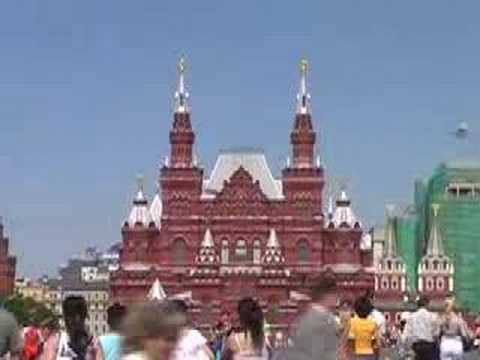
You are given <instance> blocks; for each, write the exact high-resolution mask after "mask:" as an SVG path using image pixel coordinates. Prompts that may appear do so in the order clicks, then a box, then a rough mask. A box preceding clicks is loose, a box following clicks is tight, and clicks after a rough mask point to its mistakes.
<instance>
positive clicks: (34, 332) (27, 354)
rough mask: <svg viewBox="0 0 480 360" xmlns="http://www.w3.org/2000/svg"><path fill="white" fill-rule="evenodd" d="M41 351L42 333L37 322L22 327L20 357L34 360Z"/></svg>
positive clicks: (25, 359)
mask: <svg viewBox="0 0 480 360" xmlns="http://www.w3.org/2000/svg"><path fill="white" fill-rule="evenodd" d="M41 352H42V334H41V331H40V328H39V327H38V326H37V324H33V323H32V324H30V325H28V326H25V327H24V328H23V351H22V359H24V360H35V359H37V358H38V357H39V356H40V354H41Z"/></svg>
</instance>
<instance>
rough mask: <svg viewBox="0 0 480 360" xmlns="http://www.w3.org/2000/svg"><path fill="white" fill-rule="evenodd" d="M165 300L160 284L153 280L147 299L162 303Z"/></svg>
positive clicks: (165, 296)
mask: <svg viewBox="0 0 480 360" xmlns="http://www.w3.org/2000/svg"><path fill="white" fill-rule="evenodd" d="M166 298H167V294H166V292H165V290H164V289H163V286H162V284H160V280H158V278H157V279H155V281H154V282H153V284H152V287H151V288H150V291H149V292H148V294H147V299H148V300H151V301H163V300H165V299H166Z"/></svg>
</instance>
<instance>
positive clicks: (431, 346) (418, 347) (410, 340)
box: [405, 296, 440, 360]
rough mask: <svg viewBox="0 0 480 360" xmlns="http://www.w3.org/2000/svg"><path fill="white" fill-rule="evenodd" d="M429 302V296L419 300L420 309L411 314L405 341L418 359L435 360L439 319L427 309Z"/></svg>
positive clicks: (406, 327)
mask: <svg viewBox="0 0 480 360" xmlns="http://www.w3.org/2000/svg"><path fill="white" fill-rule="evenodd" d="M429 303H430V301H429V299H428V298H427V297H425V296H421V297H420V299H419V300H418V301H417V306H418V310H417V311H415V312H414V313H412V314H410V315H409V317H408V319H407V323H406V324H405V341H406V343H407V345H408V346H411V347H412V350H413V352H414V353H415V358H416V359H417V360H435V359H437V356H438V354H437V345H436V341H437V340H438V336H439V333H440V331H439V330H440V329H439V319H438V316H437V315H436V314H434V313H432V312H430V311H428V310H427V307H428V305H429Z"/></svg>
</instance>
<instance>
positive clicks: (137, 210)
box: [121, 176, 158, 263]
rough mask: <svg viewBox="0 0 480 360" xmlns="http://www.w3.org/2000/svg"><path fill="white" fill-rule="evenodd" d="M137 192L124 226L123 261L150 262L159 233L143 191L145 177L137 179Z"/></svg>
mask: <svg viewBox="0 0 480 360" xmlns="http://www.w3.org/2000/svg"><path fill="white" fill-rule="evenodd" d="M137 182H138V185H137V186H138V188H137V193H136V195H135V197H134V199H133V205H132V209H131V210H130V215H129V216H128V219H127V220H126V221H125V223H124V224H123V227H122V238H123V244H124V247H123V249H122V252H121V260H122V263H149V262H151V261H152V259H151V249H152V247H153V242H154V239H155V237H156V236H157V234H158V228H157V227H156V225H155V222H154V220H153V219H152V215H151V213H150V208H149V206H148V200H147V198H146V196H145V193H144V191H143V177H142V176H139V177H138V179H137Z"/></svg>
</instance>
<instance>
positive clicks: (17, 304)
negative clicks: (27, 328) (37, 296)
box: [2, 295, 57, 325]
mask: <svg viewBox="0 0 480 360" xmlns="http://www.w3.org/2000/svg"><path fill="white" fill-rule="evenodd" d="M2 303H3V305H4V306H5V308H6V309H7V310H8V311H10V312H11V313H12V314H13V315H14V316H15V318H16V319H17V321H18V323H19V324H21V325H31V324H35V325H39V324H41V323H42V322H44V321H46V320H52V319H56V318H57V315H55V313H54V312H53V311H52V310H50V309H49V308H48V307H47V306H45V304H43V303H39V302H36V301H35V300H34V299H32V298H30V297H23V296H21V295H13V296H10V297H8V298H6V299H3V301H2Z"/></svg>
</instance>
